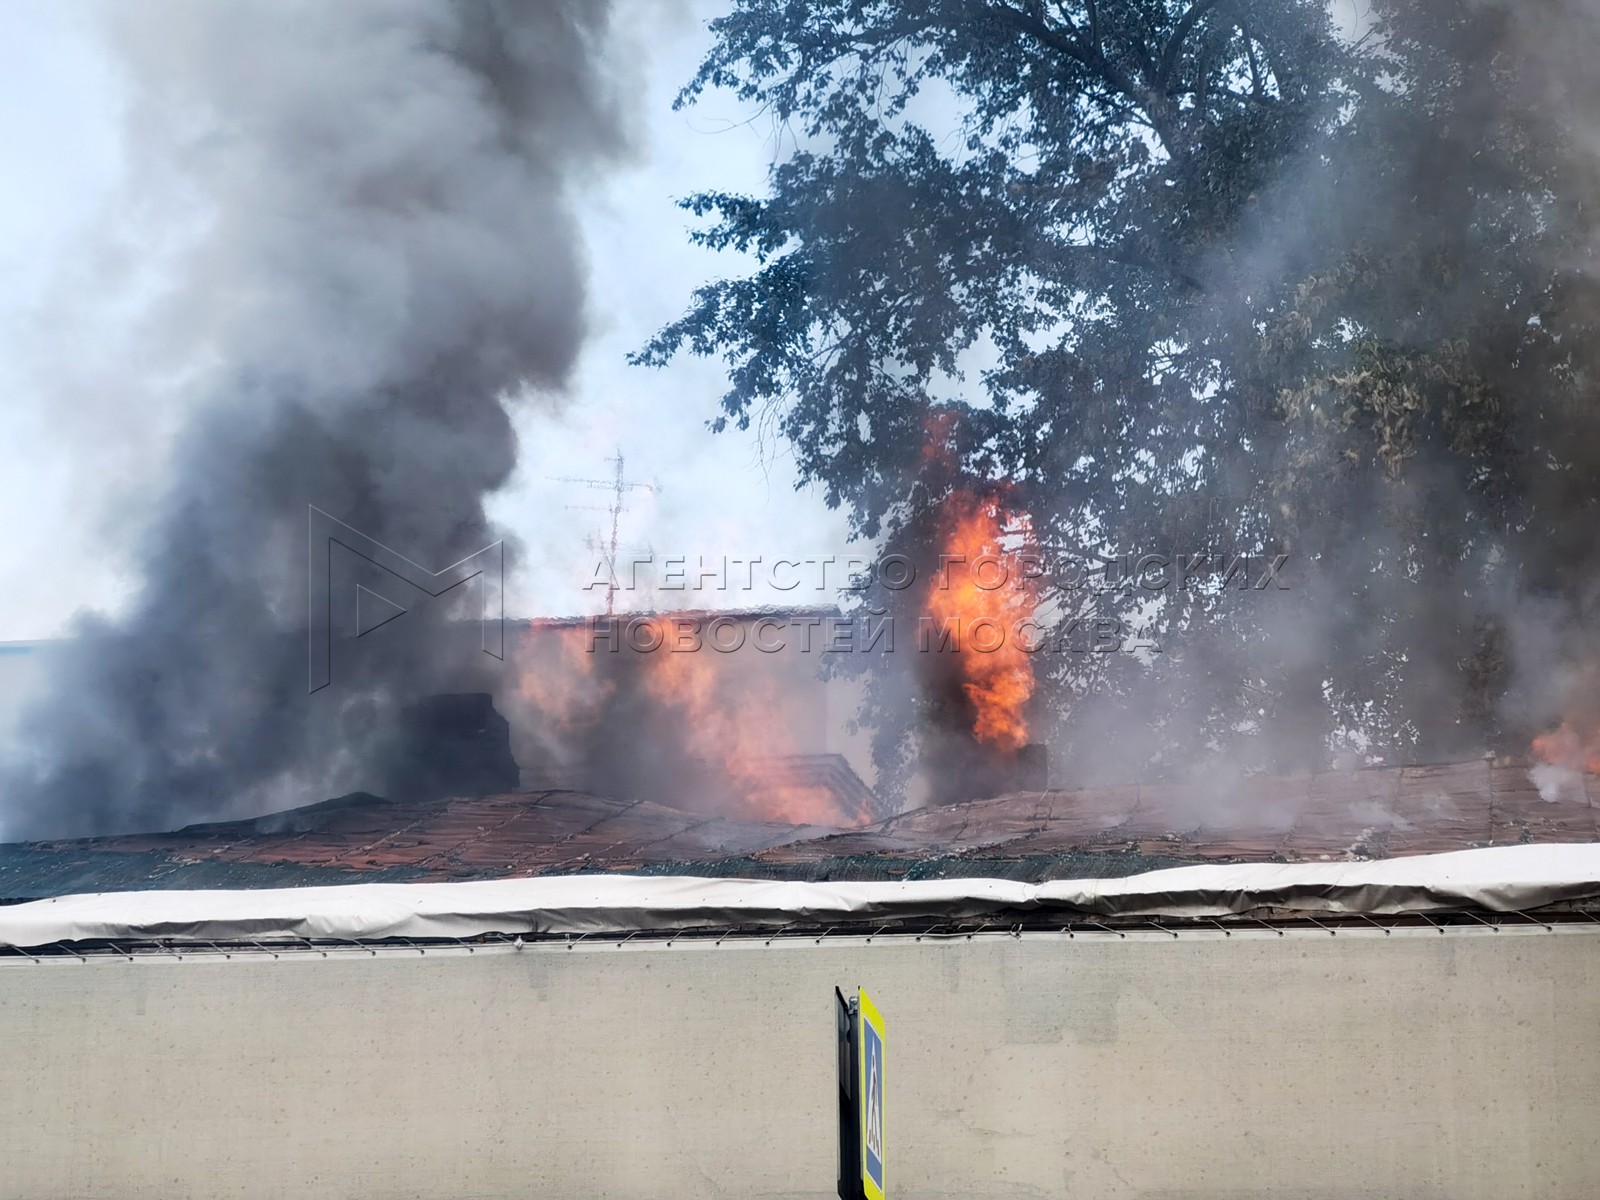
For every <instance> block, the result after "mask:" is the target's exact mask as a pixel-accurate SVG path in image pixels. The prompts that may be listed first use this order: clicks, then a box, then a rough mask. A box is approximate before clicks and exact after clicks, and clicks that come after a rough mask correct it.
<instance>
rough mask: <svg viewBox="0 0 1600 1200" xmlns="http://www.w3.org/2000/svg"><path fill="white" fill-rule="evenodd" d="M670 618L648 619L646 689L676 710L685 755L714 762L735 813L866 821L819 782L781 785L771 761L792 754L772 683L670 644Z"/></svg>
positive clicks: (798, 820)
mask: <svg viewBox="0 0 1600 1200" xmlns="http://www.w3.org/2000/svg"><path fill="white" fill-rule="evenodd" d="M670 620H671V618H670V617H661V618H655V619H652V620H651V622H650V624H651V625H652V626H653V627H654V631H655V636H656V637H657V638H658V639H659V641H660V643H661V648H660V649H658V650H656V651H654V652H652V654H651V655H650V658H651V661H650V662H649V663H648V665H647V666H646V669H645V689H646V691H647V692H648V693H649V694H650V695H651V696H652V697H653V698H654V699H655V700H656V701H657V702H658V703H660V704H663V705H670V706H673V707H675V708H677V709H678V710H679V711H680V712H681V713H682V715H683V721H682V724H683V728H684V730H685V733H686V736H687V738H688V747H687V748H688V750H689V753H690V754H691V755H692V756H693V757H695V758H697V759H699V760H700V761H702V762H704V763H706V764H708V765H710V766H712V767H715V768H716V769H717V770H718V771H719V772H720V773H721V774H722V776H723V778H724V779H725V780H726V782H727V784H728V786H729V789H730V790H731V791H732V793H733V795H734V797H735V799H736V800H737V802H738V803H739V804H740V805H741V806H742V807H743V808H744V810H745V811H744V813H743V814H742V815H745V816H749V817H752V818H755V819H757V820H765V821H786V822H788V823H790V824H793V825H855V824H860V823H862V822H864V821H866V820H867V819H868V814H867V813H866V812H863V811H859V810H855V811H849V810H846V809H845V808H844V807H843V806H842V805H841V803H840V801H839V800H838V798H837V797H836V796H835V795H834V793H833V792H832V791H831V790H829V789H828V788H826V787H823V786H805V785H794V784H789V783H785V782H783V781H782V779H781V777H780V773H779V772H778V771H777V769H776V768H777V762H778V760H781V759H783V758H786V757H789V756H792V755H797V754H798V753H799V748H798V746H797V745H796V743H795V739H794V735H793V733H792V732H791V731H790V729H789V726H788V722H787V719H786V716H785V708H784V704H783V700H782V697H781V695H780V694H779V690H778V687H777V682H776V680H774V679H773V678H772V676H771V675H770V674H769V673H767V671H766V670H765V668H766V666H767V664H766V663H764V662H763V663H761V664H760V665H761V667H762V668H763V669H762V670H760V671H758V672H751V671H748V670H747V671H742V672H741V671H740V670H739V669H738V668H739V666H740V664H739V662H738V661H736V660H732V659H729V658H725V657H724V656H722V655H718V654H712V653H709V652H705V651H702V652H699V653H696V652H694V651H674V650H672V649H670V645H671V637H672V631H671V629H670V628H669V626H668V622H669V621H670Z"/></svg>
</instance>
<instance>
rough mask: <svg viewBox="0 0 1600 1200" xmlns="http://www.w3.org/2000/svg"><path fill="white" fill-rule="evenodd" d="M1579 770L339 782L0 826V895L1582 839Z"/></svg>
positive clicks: (1001, 867) (880, 870)
mask: <svg viewBox="0 0 1600 1200" xmlns="http://www.w3.org/2000/svg"><path fill="white" fill-rule="evenodd" d="M1596 783H1597V780H1596V777H1594V776H1589V777H1585V778H1583V779H1582V780H1581V781H1580V780H1578V779H1576V778H1574V779H1573V780H1571V781H1569V783H1568V785H1567V786H1566V787H1564V788H1563V789H1561V790H1560V791H1559V793H1557V794H1553V795H1552V797H1551V798H1549V799H1546V798H1545V797H1544V796H1542V795H1541V794H1540V792H1539V790H1538V789H1537V787H1535V785H1534V783H1533V782H1532V781H1531V779H1530V777H1529V773H1528V764H1527V763H1526V762H1523V761H1521V760H1513V759H1498V760H1486V759H1485V760H1475V761H1472V762H1464V763H1452V764H1444V765H1438V766H1413V767H1400V768H1386V769H1372V770H1360V771H1344V772H1328V773H1324V774H1318V775H1309V776H1295V777H1269V776H1255V777H1249V778H1245V779H1242V780H1238V781H1235V782H1232V783H1230V784H1228V785H1227V786H1226V787H1221V786H1213V787H1200V786H1198V785H1195V784H1139V785H1127V786H1121V787H1106V788H1086V789H1077V790H1072V791H1046V792H1027V793H1020V794H1015V795H1009V796H1001V797H998V798H994V799H985V800H973V801H969V802H966V803H962V804H955V805H949V806H945V807H939V808H923V809H916V810H913V811H911V812H907V813H902V814H901V815H899V816H896V817H893V818H890V819H889V820H887V821H882V822H879V823H877V824H874V825H869V826H865V827H862V828H858V829H849V830H838V829H831V828H826V827H820V826H794V825H787V824H780V823H772V822H761V821H749V820H735V819H730V818H727V817H717V816H708V815H706V814H703V813H692V812H685V811H681V810H678V809H673V808H668V807H665V806H663V805H660V804H655V803H652V802H651V801H648V800H636V801H628V800H618V799H610V798H606V797H602V796H596V795H592V794H588V793H585V792H580V791H564V790H544V791H535V792H520V793H511V794H507V795H500V796H488V797H476V798H469V799H447V800H428V801H411V802H405V803H397V802H392V801H388V800H385V799H382V798H380V797H377V796H371V795H367V794H365V793H357V794H354V795H351V796H345V797H341V798H339V799H336V800H328V801H324V802H323V803H320V804H313V805H310V806H307V807H304V808H298V809H292V810H289V811H287V812H282V813H274V814H271V815H269V816H266V817H261V818H257V819H254V820H244V821H229V822H222V823H215V824H205V825H191V826H189V827H187V828H185V829H181V830H178V831H176V832H172V833H157V834H141V835H127V836H118V837H102V838H86V839H80V840H73V841H56V842H23V843H14V844H10V845H3V846H0V898H3V899H6V900H23V899H31V898H37V897H45V896H56V895H65V894H69V893H73V892H85V891H112V890H134V889H147V888H254V887H290V886H306V885H313V884H326V883H355V882H367V883H373V882H409V881H419V880H436V881H442V880H464V879H498V878H509V877H520V876H530V875H563V874H579V873H586V872H602V871H604V872H617V873H632V874H641V873H642V874H693V875H719V876H746V877H755V878H768V879H800V880H813V881H828V880H868V879H916V878H922V879H927V878H960V877H977V876H987V877H997V878H1007V879H1016V880H1022V881H1029V882H1036V881H1042V880H1050V879H1066V878H1087V877H1101V878H1105V877H1112V876H1123V875H1128V874H1133V873H1136V872H1138V871H1143V870H1152V869H1157V868H1161V867H1168V866H1179V865H1185V864H1193V863H1205V862H1323V861H1357V860H1362V859H1371V858H1389V857H1398V856H1405V855H1415V854H1429V853H1436V852H1441V851H1449V850H1464V849H1470V848H1474V847H1482V846H1503V845H1518V844H1529V843H1562V842H1595V841H1600V832H1597V829H1596V823H1595V815H1594V814H1595V807H1594V806H1595V800H1596V794H1597V788H1596Z"/></svg>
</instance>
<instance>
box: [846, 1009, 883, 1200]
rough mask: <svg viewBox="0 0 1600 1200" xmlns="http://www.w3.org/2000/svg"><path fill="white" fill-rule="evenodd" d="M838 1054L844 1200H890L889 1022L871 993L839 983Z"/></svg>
mask: <svg viewBox="0 0 1600 1200" xmlns="http://www.w3.org/2000/svg"><path fill="white" fill-rule="evenodd" d="M833 994H834V999H835V1010H834V1011H835V1016H836V1018H837V1020H836V1033H837V1044H838V1054H839V1200H885V1184H884V1140H883V1132H884V1120H883V1117H884V1105H883V1095H884V1046H885V1042H886V1039H885V1036H884V1024H883V1014H882V1013H880V1012H879V1011H878V1009H877V1007H876V1006H875V1005H874V1004H873V1003H872V1000H871V998H870V997H869V996H868V995H867V993H866V992H865V991H863V990H861V989H859V988H858V989H857V991H856V995H855V997H854V998H853V999H850V1000H846V999H845V997H844V993H843V992H841V991H839V989H838V988H835V989H834V992H833Z"/></svg>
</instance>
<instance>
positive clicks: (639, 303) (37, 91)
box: [0, 0, 848, 642]
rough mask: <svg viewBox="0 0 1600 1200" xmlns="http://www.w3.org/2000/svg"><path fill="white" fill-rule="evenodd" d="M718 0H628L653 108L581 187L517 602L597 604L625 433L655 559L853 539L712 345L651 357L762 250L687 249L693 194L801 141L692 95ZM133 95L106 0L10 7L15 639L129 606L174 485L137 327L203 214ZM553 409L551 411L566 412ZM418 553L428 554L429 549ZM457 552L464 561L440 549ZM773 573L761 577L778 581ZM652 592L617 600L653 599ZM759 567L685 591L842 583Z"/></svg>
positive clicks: (715, 98) (7, 472)
mask: <svg viewBox="0 0 1600 1200" xmlns="http://www.w3.org/2000/svg"><path fill="white" fill-rule="evenodd" d="M720 7H721V5H720V4H718V3H716V0H711V2H710V3H707V2H706V0H692V2H688V3H681V4H668V3H661V2H659V0H620V9H621V21H620V26H621V28H622V29H623V30H624V31H625V39H624V41H623V42H622V43H621V44H619V46H618V54H619V62H622V63H626V68H625V70H624V71H623V74H622V80H623V84H624V86H625V87H626V88H628V89H629V93H628V95H627V96H626V103H628V104H630V105H631V106H632V109H633V113H634V120H633V124H632V127H633V129H634V130H635V136H634V145H633V147H632V151H631V154H630V156H629V158H628V159H627V160H626V161H625V162H624V164H623V165H622V166H621V167H620V168H619V169H616V170H614V171H612V172H611V173H610V174H608V175H606V176H603V177H601V178H599V179H598V180H597V186H596V187H595V188H594V189H593V190H592V191H591V192H590V193H588V194H586V195H585V196H584V197H583V202H582V209H583V212H584V218H583V222H582V224H583V231H584V236H585V241H586V249H587V253H588V255H589V259H590V264H591V279H590V320H591V325H592V335H591V337H590V339H589V341H588V342H587V344H586V348H585V351H584V353H583V356H582V358H581V360H580V363H579V367H578V370H577V372H576V374H575V377H574V379H573V381H572V383H571V385H570V387H569V388H568V389H567V392H566V393H565V394H564V395H563V396H560V397H557V398H555V400H556V403H555V404H554V405H553V406H552V405H551V404H550V403H548V402H540V403H537V404H527V405H522V406H514V408H513V411H514V413H515V414H516V423H517V429H518V435H519V439H520V443H521V457H520V462H519V466H518V469H517V472H516V474H515V476H514V477H513V479H512V481H511V483H510V484H509V486H508V487H507V488H506V489H505V490H504V491H502V492H501V493H500V494H498V495H497V496H495V497H494V498H493V500H492V502H491V505H490V512H491V514H492V516H493V517H494V518H495V519H496V520H497V521H498V522H499V523H501V525H502V526H503V527H504V528H505V529H506V531H507V532H508V533H510V534H512V535H513V536H515V537H516V538H518V539H519V540H520V541H521V542H522V544H523V547H524V557H523V561H522V565H521V567H520V569H519V570H518V571H517V572H516V573H515V574H514V575H513V576H512V577H511V578H510V579H508V581H507V587H506V606H507V611H508V613H516V614H517V615H527V616H536V615H569V614H577V613H584V612H593V611H599V610H600V609H601V608H603V605H604V591H603V589H600V588H596V587H593V586H590V585H592V584H593V583H594V580H595V577H596V568H597V563H598V559H597V554H596V551H595V549H594V544H595V542H596V540H597V539H598V540H603V539H604V537H605V535H606V534H607V533H608V532H609V522H610V518H609V516H608V515H607V514H606V513H605V512H603V511H596V509H595V507H594V506H599V507H600V508H603V507H604V506H605V505H607V504H608V503H609V502H610V499H611V496H610V493H609V492H608V491H605V490H603V489H599V488H592V487H586V486H585V485H583V484H581V483H571V482H565V481H564V480H565V479H569V478H578V479H599V478H608V477H609V476H610V475H611V472H612V469H613V468H612V464H611V463H610V462H608V461H607V460H608V458H610V456H612V455H614V454H615V453H616V452H617V451H619V450H620V451H621V453H622V455H623V458H624V461H625V464H626V472H627V476H628V478H629V479H630V480H635V481H638V482H641V483H644V484H648V485H650V486H649V487H646V488H638V489H633V490H631V491H630V492H629V494H628V500H627V504H628V510H627V511H626V512H625V513H624V514H623V516H622V522H621V531H620V541H621V543H622V545H623V546H624V548H625V553H626V548H627V547H636V548H638V549H639V552H644V551H646V550H648V551H650V552H653V554H654V556H655V559H656V561H657V562H658V563H660V562H661V561H662V560H664V559H666V558H668V557H671V556H683V557H685V558H687V559H688V562H689V564H690V565H691V567H692V566H693V565H694V564H695V561H696V559H697V558H698V557H699V556H704V557H705V558H706V559H707V560H716V559H720V558H721V557H723V556H729V557H734V558H751V557H755V556H757V555H762V556H766V557H767V558H768V559H769V560H770V558H772V557H774V556H778V555H782V556H785V557H789V558H804V557H811V558H817V557H822V556H826V555H835V554H843V553H846V552H847V551H848V547H847V545H846V525H845V520H844V517H843V515H842V514H841V513H838V512H830V511H829V510H828V509H827V508H826V507H825V506H824V504H823V503H822V500H821V498H820V495H819V494H818V493H817V492H815V491H812V490H806V491H802V492H798V493H797V492H796V490H795V472H794V468H793V463H792V461H791V459H790V458H789V456H788V453H787V449H786V447H784V446H782V445H781V444H780V443H778V442H777V441H776V440H775V439H773V438H772V437H770V436H768V437H766V438H762V437H760V436H758V435H757V434H756V433H755V432H753V431H752V432H749V433H741V432H738V431H729V432H727V433H723V434H720V435H714V434H712V433H710V432H709V431H708V430H707V429H706V428H705V423H706V421H708V420H709V419H711V418H713V417H715V416H716V415H717V411H718V408H717V405H718V398H719V397H720V395H721V394H722V391H723V389H724V379H723V375H722V370H721V367H720V365H719V364H718V363H717V362H715V361H704V360H689V359H684V360H680V361H678V362H676V363H674V364H673V365H671V366H669V367H667V368H665V369H663V370H650V369H645V368H642V367H632V366H629V365H628V364H627V363H626V356H627V354H628V353H629V352H630V351H633V350H636V349H638V348H639V347H640V346H641V345H642V344H643V343H644V341H645V340H646V339H647V338H648V337H649V336H650V334H651V333H653V332H654V331H655V330H656V329H657V328H659V327H660V326H661V325H662V324H663V323H665V322H666V321H669V320H671V319H672V318H674V317H676V316H677V315H678V314H679V313H680V312H681V311H682V310H683V308H684V307H685V305H686V303H687V300H688V297H689V294H690V292H691V291H692V289H693V288H694V287H695V286H697V285H699V284H701V283H703V282H705V281H707V280H709V279H712V278H716V277H719V276H722V275H727V274H734V273H737V272H738V271H739V270H740V269H741V265H742V264H741V260H740V259H739V258H738V257H737V256H732V255H727V256H719V255H713V254H712V253H710V252H708V251H705V250H701V249H698V248H696V247H694V246H691V245H690V244H689V241H688V238H687V236H686V234H687V230H688V229H689V227H690V225H691V224H692V222H693V218H692V217H690V216H689V215H688V214H686V213H684V212H683V211H681V210H680V209H679V208H678V207H677V206H676V201H677V200H678V199H680V198H681V197H683V196H685V195H687V194H689V193H691V192H694V191H696V190H699V189H702V188H717V189H725V190H732V191H743V192H759V191H761V190H762V188H763V181H764V178H765V173H766V171H767V168H768V167H769V166H770V164H771V163H772V161H773V158H774V155H776V154H779V153H781V152H782V148H783V145H784V142H783V139H782V137H781V136H780V135H779V134H778V133H777V131H775V130H774V129H773V127H772V125H771V123H770V122H769V121H765V120H763V119H762V118H761V117H760V116H759V115H758V114H753V113H751V112H750V111H748V110H747V109H745V108H743V107H742V106H740V105H739V103H738V102H737V101H736V100H734V99H733V98H731V97H728V96H726V95H717V94H713V95H710V96H708V97H707V98H705V99H704V100H702V101H701V102H700V103H699V104H697V105H696V106H695V107H694V108H692V109H690V110H688V111H685V112H673V111H672V107H671V105H672V99H673V97H674V95H675V94H676V92H677V90H678V88H679V87H680V86H681V85H682V84H683V82H685V81H686V80H687V79H688V78H689V77H690V75H691V74H692V73H693V71H694V68H695V66H696V65H697V63H698V61H699V59H700V56H701V54H702V53H703V51H704V50H705V48H706V47H707V46H708V45H709V35H708V34H707V33H706V31H705V28H704V21H705V19H706V18H707V17H708V16H710V15H712V14H714V13H715V12H716V11H718V10H719V8H720ZM124 102H125V91H124V84H123V81H122V80H121V79H120V77H119V73H118V69H117V64H116V63H115V61H113V60H112V59H111V58H110V57H109V56H108V54H107V53H106V51H105V50H104V48H103V47H102V46H101V44H100V41H99V39H98V36H97V32H96V26H95V16H94V9H93V7H92V6H90V5H88V4H82V3H74V2H70V0H69V2H67V3H61V2H58V0H9V2H8V3H7V4H5V5H3V6H0V156H3V161H4V164H5V170H4V179H5V181H6V185H5V187H4V188H0V228H3V229H4V231H5V236H4V237H0V514H3V526H0V527H3V528H4V530H5V549H6V554H5V555H4V566H3V567H0V584H3V586H0V642H5V641H19V640H29V639H37V638H49V637H54V636H59V635H61V634H63V633H65V632H66V631H67V629H68V626H69V624H70V621H71V619H72V617H73V615H74V614H75V613H77V612H78V611H80V610H85V609H87V610H94V611H99V612H104V613H109V614H113V615H114V614H115V613H116V611H117V609H118V607H119V606H120V605H121V604H123V603H124V602H125V601H126V599H127V598H128V597H129V596H130V595H131V594H132V591H133V589H134V588H135V587H136V586H137V582H138V575H137V570H136V564H135V563H134V562H133V561H132V559H131V556H128V555H125V554H124V553H123V552H122V549H121V548H122V547H124V546H127V545H129V544H131V542H132V536H131V535H132V532H133V530H134V529H136V528H137V526H138V524H139V521H140V517H141V514H142V513H144V512H146V511H148V509H149V506H150V505H151V503H152V502H153V500H154V498H155V497H156V496H157V495H159V492H160V488H161V485H162V480H163V475H164V467H163V463H164V458H165V454H166V450H167V448H168V446H169V444H170V441H171V438H172V436H173V434H174V431H175V430H176V429H177V428H179V427H180V426H181V424H182V421H183V419H184V417H185V413H184V412H183V411H182V410H181V408H180V407H179V406H178V405H179V402H178V401H177V399H176V396H177V395H178V393H179V391H180V389H179V388H177V387H176V386H174V384H175V381H174V380H172V379H171V378H169V377H167V376H166V375H165V374H164V373H163V369H162V362H161V360H160V358H159V355H158V353H157V352H156V351H153V350H151V349H150V348H148V347H144V346H141V345H139V344H137V342H136V340H135V339H134V338H133V337H132V334H131V332H130V331H131V330H132V329H133V328H134V327H135V322H136V318H137V316H138V314H139V312H140V311H141V306H142V305H143V304H145V303H146V302H147V301H148V300H149V298H150V297H151V296H153V295H157V294H159V291H160V289H161V287H162V280H163V270H164V268H163V264H164V263H166V262H170V261H171V260H172V257H173V255H175V254H177V253H179V252H180V251H181V249H182V246H183V244H184V239H185V237H186V236H188V235H190V234H192V233H193V232H194V230H195V229H196V228H198V222H199V221H201V220H202V219H203V214H201V213H200V212H198V211H196V209H195V207H194V206H193V205H192V204H188V205H186V203H185V197H183V196H182V195H181V194H174V195H169V196H138V197H130V196H128V195H127V194H126V191H125V190H124V189H122V188H121V187H120V184H121V183H122V179H123V170H124V166H125V159H124V156H123V143H122V138H121V130H120V122H121V120H122V116H123V108H124ZM552 409H553V412H552ZM416 557H418V558H419V559H420V560H421V561H423V562H427V561H428V560H427V556H426V553H425V551H424V550H421V549H419V550H418V552H417V555H416ZM429 565H435V566H443V565H445V564H442V563H440V564H429ZM761 578H762V573H761V572H757V575H756V579H757V581H758V584H759V582H760V579H761ZM650 579H651V576H650V573H649V571H648V570H646V571H644V572H642V573H641V574H640V575H639V580H640V583H641V585H642V586H641V591H640V592H639V593H635V594H634V595H632V596H629V597H625V598H623V599H620V600H619V606H630V607H631V606H638V605H647V604H650V603H652V597H651V595H650V593H649V591H648V584H649V581H650ZM808 588H809V584H808ZM832 598H833V596H832V594H831V593H827V594H824V593H818V592H812V593H811V594H808V595H805V596H800V595H797V594H796V593H794V592H788V593H782V592H777V591H773V590H770V589H764V588H760V587H759V586H758V588H757V589H756V590H755V591H753V592H742V593H732V592H727V593H714V592H701V593H678V594H675V595H668V596H666V597H664V598H662V597H657V598H656V602H660V603H663V604H672V603H679V602H681V603H683V606H685V607H718V606H733V607H742V606H745V605H749V604H760V603H795V602H804V603H821V602H826V601H828V600H831V599H832Z"/></svg>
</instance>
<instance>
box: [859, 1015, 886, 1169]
mask: <svg viewBox="0 0 1600 1200" xmlns="http://www.w3.org/2000/svg"><path fill="white" fill-rule="evenodd" d="M857 995H858V996H859V997H860V1001H859V1006H858V1009H859V1012H860V1017H861V1019H860V1021H859V1022H858V1028H859V1030H860V1038H861V1045H860V1054H859V1055H858V1059H859V1061H860V1063H861V1083H860V1087H859V1088H858V1089H857V1092H856V1094H857V1095H858V1096H860V1098H861V1123H860V1126H859V1128H860V1129H861V1187H862V1191H863V1192H864V1193H865V1195H866V1200H884V1186H883V1046H884V1036H883V1014H882V1013H880V1012H879V1011H878V1010H877V1009H876V1008H875V1007H874V1006H873V1003H872V1001H871V1000H870V999H868V997H867V993H866V992H865V991H858V993H857Z"/></svg>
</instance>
